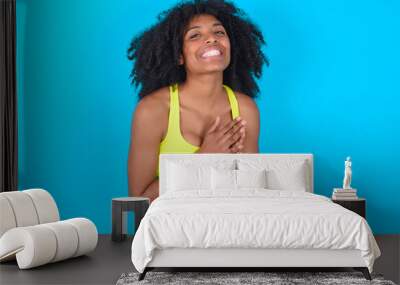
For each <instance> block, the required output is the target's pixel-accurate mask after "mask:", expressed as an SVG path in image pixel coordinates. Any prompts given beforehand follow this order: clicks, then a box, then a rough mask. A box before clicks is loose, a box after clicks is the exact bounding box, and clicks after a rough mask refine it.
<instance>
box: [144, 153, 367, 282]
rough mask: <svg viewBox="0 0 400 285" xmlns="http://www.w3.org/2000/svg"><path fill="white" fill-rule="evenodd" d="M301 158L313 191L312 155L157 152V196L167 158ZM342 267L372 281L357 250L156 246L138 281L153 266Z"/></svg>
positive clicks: (164, 182) (161, 186) (310, 188)
mask: <svg viewBox="0 0 400 285" xmlns="http://www.w3.org/2000/svg"><path fill="white" fill-rule="evenodd" d="M221 158H223V159H232V160H234V159H238V158H242V159H263V160H264V159H266V160H269V159H304V160H306V161H307V164H308V169H309V173H308V174H309V176H308V185H307V191H308V192H313V191H314V185H313V184H314V183H313V181H314V179H313V177H314V173H313V155H312V154H265V153H239V154H220V153H219V154H214V153H213V154H161V155H160V184H159V185H160V195H161V194H162V193H164V192H165V190H166V189H165V185H166V179H168V177H167V175H166V161H167V160H182V159H185V160H186V159H189V160H194V159H200V160H202V159H205V160H207V161H211V162H212V161H213V160H219V159H221ZM282 267H283V268H310V269H312V268H313V269H314V268H338V267H340V268H343V267H346V268H347V267H350V268H353V269H355V270H358V271H361V272H362V273H363V275H364V277H365V278H366V279H367V280H371V276H370V274H369V270H368V268H367V267H366V264H365V262H364V260H363V259H362V257H361V252H360V251H359V250H348V249H347V250H337V249H336V250H330V249H254V248H243V249H241V248H209V249H208V248H207V249H200V248H168V249H157V250H155V252H154V256H153V259H152V260H151V261H150V262H149V264H148V265H147V267H146V268H145V270H144V271H143V273H141V274H140V275H139V280H143V279H144V277H145V275H146V273H147V272H148V271H150V270H153V269H155V268H207V269H208V268H211V269H213V268H215V269H217V268H218V269H219V268H230V269H234V271H246V270H247V269H250V268H252V269H254V268H259V269H262V268H264V269H265V268H269V269H270V268H282Z"/></svg>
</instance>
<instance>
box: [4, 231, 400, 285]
mask: <svg viewBox="0 0 400 285" xmlns="http://www.w3.org/2000/svg"><path fill="white" fill-rule="evenodd" d="M376 240H377V242H378V244H379V247H380V249H381V251H382V256H381V257H380V258H379V259H378V260H377V261H376V263H375V267H374V272H376V273H382V274H384V276H385V278H386V279H389V280H392V281H394V282H395V283H397V284H398V283H399V279H400V262H399V260H400V235H385V236H376ZM131 243H132V238H130V239H128V240H126V241H124V242H121V243H115V242H112V241H111V238H110V236H109V235H100V236H99V243H98V246H97V248H96V250H95V251H94V252H92V253H91V254H89V255H88V256H81V257H77V258H74V259H69V260H64V261H61V262H57V263H51V264H47V265H44V266H41V267H37V268H33V269H28V270H19V269H18V266H17V264H16V262H7V263H2V264H0V284H1V285H6V284H7V285H8V284H115V283H116V282H117V280H118V278H119V276H120V275H121V274H122V273H124V272H130V271H134V267H133V265H132V262H131V259H130V250H131Z"/></svg>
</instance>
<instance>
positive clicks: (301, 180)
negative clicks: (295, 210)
mask: <svg viewBox="0 0 400 285" xmlns="http://www.w3.org/2000/svg"><path fill="white" fill-rule="evenodd" d="M305 170H306V168H305V167H304V165H298V166H297V167H296V168H290V169H285V170H284V171H279V170H276V169H271V170H269V171H267V181H268V188H269V189H273V190H293V191H303V192H306V185H307V181H306V171H305Z"/></svg>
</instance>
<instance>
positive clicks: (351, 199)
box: [332, 156, 365, 218]
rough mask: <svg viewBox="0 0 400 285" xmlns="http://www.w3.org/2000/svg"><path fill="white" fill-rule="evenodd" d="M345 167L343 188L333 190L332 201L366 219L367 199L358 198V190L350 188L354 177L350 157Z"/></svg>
mask: <svg viewBox="0 0 400 285" xmlns="http://www.w3.org/2000/svg"><path fill="white" fill-rule="evenodd" d="M344 166H345V167H344V178H343V188H334V189H333V193H332V201H333V202H334V203H336V204H339V205H341V206H342V207H344V208H346V209H348V210H350V211H353V212H354V213H357V214H359V215H360V216H361V217H363V218H365V199H363V198H358V197H357V189H355V188H352V187H351V186H350V184H351V176H352V170H351V157H350V156H348V157H347V158H346V161H345V162H344Z"/></svg>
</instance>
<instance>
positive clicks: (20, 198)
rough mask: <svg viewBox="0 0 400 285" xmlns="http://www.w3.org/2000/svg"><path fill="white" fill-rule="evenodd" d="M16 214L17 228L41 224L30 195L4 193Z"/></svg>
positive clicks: (2, 194)
mask: <svg viewBox="0 0 400 285" xmlns="http://www.w3.org/2000/svg"><path fill="white" fill-rule="evenodd" d="M1 196H2V197H4V198H6V199H7V200H8V202H9V203H10V206H11V208H12V210H13V213H14V219H15V222H16V225H17V227H26V226H33V225H37V224H38V223H39V219H38V215H37V213H36V209H35V205H34V204H33V201H32V199H31V198H30V196H29V195H27V194H25V193H23V192H22V191H11V192H3V193H1Z"/></svg>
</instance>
